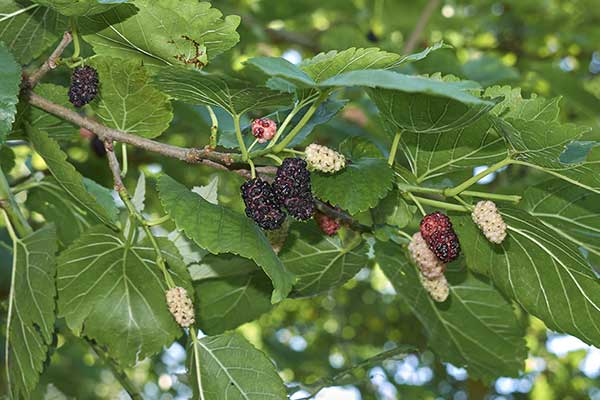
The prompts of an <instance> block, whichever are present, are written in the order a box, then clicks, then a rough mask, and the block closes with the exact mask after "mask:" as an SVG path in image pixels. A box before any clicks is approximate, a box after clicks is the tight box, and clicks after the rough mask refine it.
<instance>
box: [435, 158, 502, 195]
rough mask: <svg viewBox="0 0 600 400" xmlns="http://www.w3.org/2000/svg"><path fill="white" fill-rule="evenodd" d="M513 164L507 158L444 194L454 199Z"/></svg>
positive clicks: (448, 189)
mask: <svg viewBox="0 0 600 400" xmlns="http://www.w3.org/2000/svg"><path fill="white" fill-rule="evenodd" d="M512 162H513V160H512V159H511V158H505V159H504V160H502V161H500V162H498V163H496V164H494V165H492V166H490V167H488V168H487V169H485V170H484V171H481V172H480V173H478V174H477V175H475V176H472V177H471V178H469V179H467V180H466V181H464V182H463V183H461V184H460V185H458V186H455V187H453V188H447V189H444V191H443V194H444V196H446V197H454V196H456V195H457V194H460V193H462V192H463V191H465V190H466V189H468V188H470V187H471V186H473V185H474V184H476V183H477V182H479V180H481V179H482V178H485V177H486V176H488V175H490V174H492V173H494V172H496V171H498V170H499V169H500V168H503V167H505V166H507V165H509V164H511V163H512Z"/></svg>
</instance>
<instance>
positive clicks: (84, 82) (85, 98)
mask: <svg viewBox="0 0 600 400" xmlns="http://www.w3.org/2000/svg"><path fill="white" fill-rule="evenodd" d="M98 83H99V81H98V72H97V71H96V70H95V69H94V68H92V67H90V66H87V65H86V66H84V67H77V68H75V70H74V71H73V75H72V76H71V87H70V88H69V101H70V102H71V103H73V105H74V106H75V107H83V106H84V105H86V104H88V103H89V102H90V101H92V100H94V98H95V97H96V95H97V94H98Z"/></svg>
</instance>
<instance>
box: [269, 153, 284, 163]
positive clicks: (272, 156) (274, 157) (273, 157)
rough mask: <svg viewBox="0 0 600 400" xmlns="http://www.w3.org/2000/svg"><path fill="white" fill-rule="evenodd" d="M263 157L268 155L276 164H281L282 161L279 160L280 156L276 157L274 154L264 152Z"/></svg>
mask: <svg viewBox="0 0 600 400" xmlns="http://www.w3.org/2000/svg"><path fill="white" fill-rule="evenodd" d="M265 157H268V158H270V159H272V160H275V162H276V163H277V165H281V164H283V161H282V160H281V158H279V157H277V156H276V155H275V154H265Z"/></svg>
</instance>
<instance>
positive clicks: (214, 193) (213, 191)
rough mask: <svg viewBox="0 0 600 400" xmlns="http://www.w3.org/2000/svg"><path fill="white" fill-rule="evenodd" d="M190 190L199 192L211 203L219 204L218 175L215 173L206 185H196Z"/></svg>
mask: <svg viewBox="0 0 600 400" xmlns="http://www.w3.org/2000/svg"><path fill="white" fill-rule="evenodd" d="M192 192H194V193H196V194H199V195H200V196H202V198H203V199H204V200H206V201H208V202H209V203H211V204H219V176H218V175H216V176H215V177H214V178H212V179H211V180H210V182H208V185H206V186H196V187H194V188H193V189H192Z"/></svg>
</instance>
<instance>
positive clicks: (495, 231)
mask: <svg viewBox="0 0 600 400" xmlns="http://www.w3.org/2000/svg"><path fill="white" fill-rule="evenodd" d="M471 217H473V222H475V223H476V224H477V226H478V227H479V229H481V230H482V231H483V234H484V235H485V237H486V238H487V239H488V240H489V241H490V242H492V243H496V244H500V243H502V242H503V241H504V239H505V238H506V224H505V223H504V220H503V219H502V215H501V214H500V212H499V211H498V209H497V208H496V204H494V202H493V201H489V200H487V201H480V202H479V203H477V204H476V205H475V209H474V210H473V213H472V214H471Z"/></svg>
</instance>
